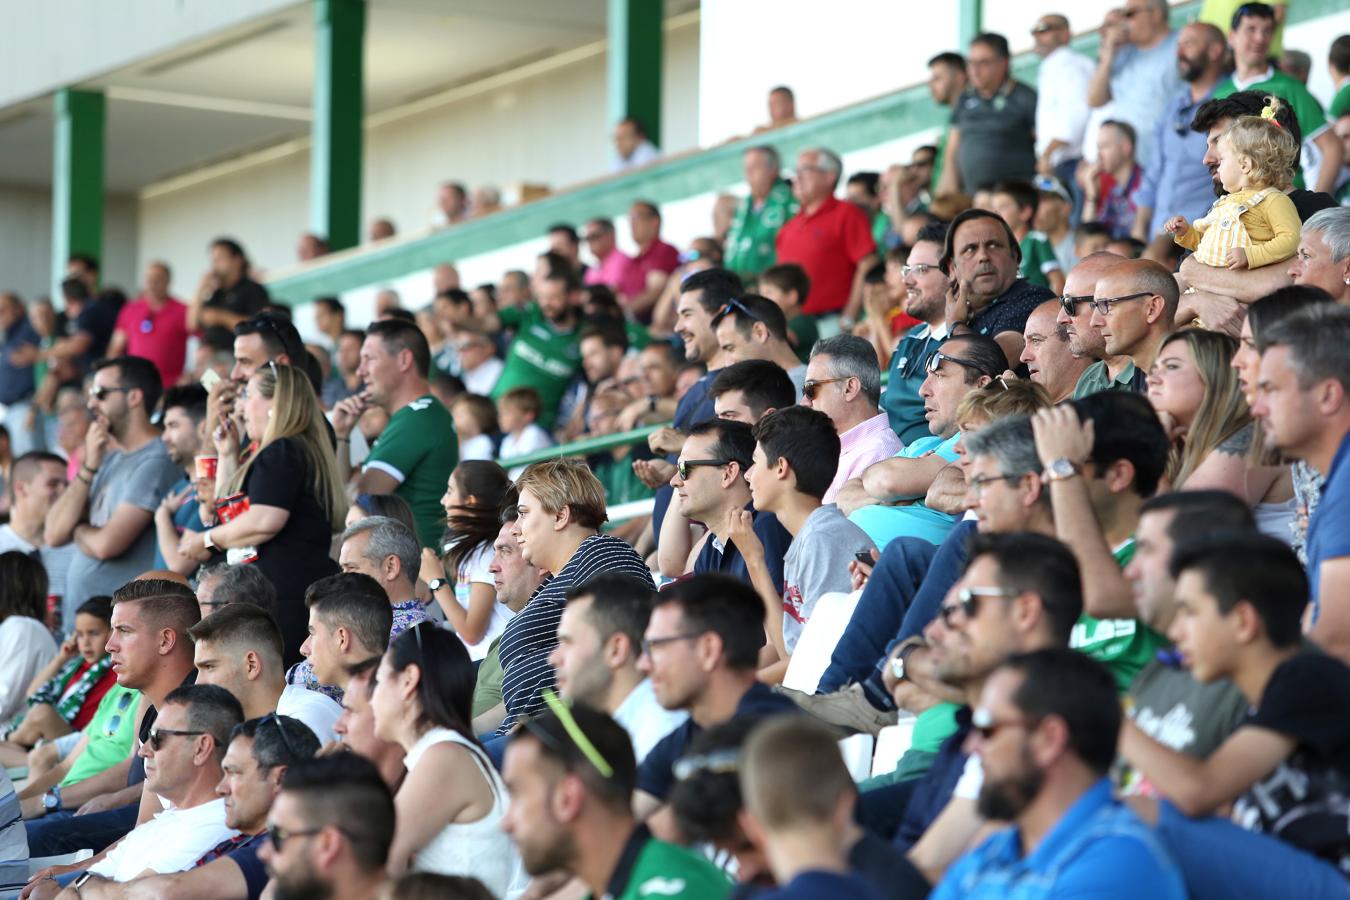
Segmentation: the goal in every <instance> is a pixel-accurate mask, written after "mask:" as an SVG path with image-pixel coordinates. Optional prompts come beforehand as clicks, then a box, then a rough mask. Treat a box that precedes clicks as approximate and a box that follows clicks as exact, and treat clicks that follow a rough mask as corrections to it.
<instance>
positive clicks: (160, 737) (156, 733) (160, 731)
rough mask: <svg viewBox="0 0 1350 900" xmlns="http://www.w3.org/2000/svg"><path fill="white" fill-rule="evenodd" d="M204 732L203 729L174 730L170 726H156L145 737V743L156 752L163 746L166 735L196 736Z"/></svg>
mask: <svg viewBox="0 0 1350 900" xmlns="http://www.w3.org/2000/svg"><path fill="white" fill-rule="evenodd" d="M203 734H206V732H205V731H174V730H173V729H172V728H156V729H153V730H152V731H151V732H150V737H148V738H146V741H145V742H146V743H147V744H149V745H150V749H151V750H153V751H155V752H156V753H158V752H159V751H160V750H161V749H163V747H164V739H165V738H166V737H197V736H199V735H203Z"/></svg>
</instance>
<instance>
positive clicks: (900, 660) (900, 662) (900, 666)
mask: <svg viewBox="0 0 1350 900" xmlns="http://www.w3.org/2000/svg"><path fill="white" fill-rule="evenodd" d="M891 674H892V675H894V676H895V680H896V681H904V680H905V658H904V657H903V656H897V657H896V658H895V659H893V660H891Z"/></svg>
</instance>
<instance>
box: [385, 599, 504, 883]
mask: <svg viewBox="0 0 1350 900" xmlns="http://www.w3.org/2000/svg"><path fill="white" fill-rule="evenodd" d="M473 685H474V667H473V663H472V662H471V661H470V659H469V653H468V651H467V650H466V649H465V648H464V645H463V643H461V642H460V640H459V638H457V637H456V636H455V635H454V634H453V633H452V632H449V631H446V630H444V629H440V628H436V627H435V626H434V625H431V624H429V623H425V622H424V623H419V624H418V625H415V626H413V627H412V628H410V629H408V630H407V631H405V632H404V633H403V634H401V635H399V636H398V637H397V638H395V639H394V640H393V642H391V643H390V645H389V650H388V651H387V652H386V653H385V654H384V659H382V660H381V661H380V668H379V670H378V671H377V672H376V674H375V690H374V692H373V693H372V694H371V697H370V705H371V711H372V712H373V713H374V716H375V736H376V737H378V738H380V739H382V740H386V741H394V742H397V743H398V744H400V745H402V746H403V748H404V750H405V751H406V752H407V756H406V757H405V759H404V766H405V767H406V768H407V770H408V775H407V777H406V778H404V780H403V784H402V785H401V786H400V787H399V790H398V794H397V795H396V796H395V797H394V805H395V807H396V809H397V811H398V827H397V829H396V830H395V832H394V845H393V847H392V848H391V849H390V851H389V873H390V874H391V875H399V874H401V873H402V872H404V871H406V870H408V869H413V870H415V871H419V872H435V873H438V874H441V875H464V876H469V877H473V878H477V879H478V880H479V881H481V882H483V884H484V885H486V886H487V888H488V890H490V891H491V892H492V895H493V896H494V897H503V898H506V900H512V898H515V897H518V896H519V895H520V894H521V892H523V891H524V889H525V885H526V877H525V872H524V869H523V868H522V867H521V864H520V857H519V855H518V854H517V853H516V850H515V847H514V846H513V845H512V844H511V839H510V838H509V837H508V836H507V835H506V833H505V832H504V831H502V829H501V819H502V815H503V813H504V812H505V811H506V800H507V798H506V786H505V785H504V784H502V780H501V776H499V775H498V774H497V770H496V768H494V767H493V765H492V762H491V760H489V759H488V756H487V753H486V752H484V750H483V748H482V746H481V745H480V744H479V743H478V741H477V740H475V739H474V737H473V732H472V731H471V729H470V722H471V721H472V720H471V718H470V707H471V705H472V703H473Z"/></svg>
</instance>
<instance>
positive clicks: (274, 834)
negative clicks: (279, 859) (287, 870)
mask: <svg viewBox="0 0 1350 900" xmlns="http://www.w3.org/2000/svg"><path fill="white" fill-rule="evenodd" d="M339 830H341V829H339ZM321 831H323V829H322V828H305V829H299V828H294V829H292V828H282V827H281V826H280V825H268V826H267V839H268V840H270V841H271V842H272V849H274V850H276V851H277V852H278V853H280V852H281V848H282V846H284V845H285V843H286V842H287V841H289V840H290V839H291V838H293V837H313V836H314V835H316V834H318V833H319V832H321Z"/></svg>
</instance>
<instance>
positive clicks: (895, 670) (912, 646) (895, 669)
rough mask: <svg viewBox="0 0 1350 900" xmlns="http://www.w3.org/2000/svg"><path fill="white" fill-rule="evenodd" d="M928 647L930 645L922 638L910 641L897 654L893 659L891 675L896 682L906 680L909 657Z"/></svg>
mask: <svg viewBox="0 0 1350 900" xmlns="http://www.w3.org/2000/svg"><path fill="white" fill-rule="evenodd" d="M926 646H928V645H927V643H926V642H925V641H924V640H923V639H922V638H919V639H918V640H914V639H910V640H908V641H906V642H905V645H904V646H903V647H901V648H900V649H899V650H898V651H897V652H896V654H895V656H894V657H892V658H891V674H892V675H894V676H895V680H896V681H904V680H905V660H907V659H908V658H909V655H910V654H911V653H913V652H914V651H915V650H918V649H919V648H920V647H926Z"/></svg>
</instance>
